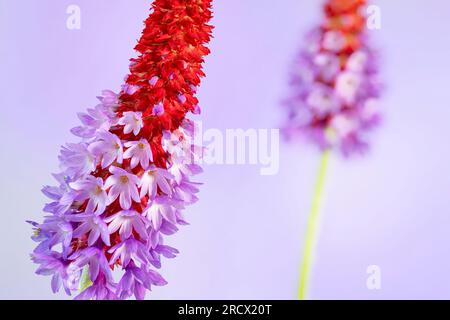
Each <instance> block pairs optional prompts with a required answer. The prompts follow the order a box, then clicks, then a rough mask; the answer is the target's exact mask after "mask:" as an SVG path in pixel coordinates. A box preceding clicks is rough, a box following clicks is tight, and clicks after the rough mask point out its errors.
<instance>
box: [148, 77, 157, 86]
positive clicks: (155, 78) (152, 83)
mask: <svg viewBox="0 0 450 320" xmlns="http://www.w3.org/2000/svg"><path fill="white" fill-rule="evenodd" d="M158 80H159V77H158V76H153V77H152V78H151V79H150V80H149V81H148V83H149V84H150V85H151V86H152V87H154V86H155V85H156V84H157V83H158Z"/></svg>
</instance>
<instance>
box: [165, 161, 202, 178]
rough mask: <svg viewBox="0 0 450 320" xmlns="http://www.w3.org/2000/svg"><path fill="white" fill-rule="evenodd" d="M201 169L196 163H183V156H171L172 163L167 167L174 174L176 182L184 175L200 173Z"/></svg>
mask: <svg viewBox="0 0 450 320" xmlns="http://www.w3.org/2000/svg"><path fill="white" fill-rule="evenodd" d="M202 171H203V170H202V168H201V167H200V166H199V165H197V164H190V163H185V162H184V159H183V158H179V157H173V163H172V165H171V166H170V168H169V172H170V173H171V174H172V175H173V176H174V178H175V181H176V183H177V184H180V183H181V180H182V179H183V177H185V176H192V175H196V174H199V173H201V172H202Z"/></svg>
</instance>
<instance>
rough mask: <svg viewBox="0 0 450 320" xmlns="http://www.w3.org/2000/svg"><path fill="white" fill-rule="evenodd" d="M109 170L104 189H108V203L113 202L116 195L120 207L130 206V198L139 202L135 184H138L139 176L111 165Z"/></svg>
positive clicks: (126, 207) (126, 208)
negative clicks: (109, 173) (109, 174)
mask: <svg viewBox="0 0 450 320" xmlns="http://www.w3.org/2000/svg"><path fill="white" fill-rule="evenodd" d="M109 172H111V173H112V175H111V176H109V177H108V179H106V182H105V189H109V188H111V189H110V190H109V192H108V205H109V204H111V203H113V202H114V201H115V200H116V199H117V197H119V203H120V206H121V207H122V209H124V210H128V209H130V208H131V200H132V199H133V200H134V201H135V202H138V203H140V202H141V199H140V198H139V193H138V188H137V185H138V184H139V178H138V177H137V176H135V175H134V174H132V173H129V172H128V171H126V170H124V169H121V168H118V167H113V166H112V167H111V168H110V169H109Z"/></svg>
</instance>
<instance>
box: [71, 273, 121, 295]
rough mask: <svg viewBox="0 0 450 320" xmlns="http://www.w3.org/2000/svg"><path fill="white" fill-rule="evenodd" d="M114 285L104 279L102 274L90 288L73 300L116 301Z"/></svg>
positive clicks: (106, 278)
mask: <svg viewBox="0 0 450 320" xmlns="http://www.w3.org/2000/svg"><path fill="white" fill-rule="evenodd" d="M116 290H117V289H116V285H115V284H114V283H113V282H112V281H111V280H109V279H108V277H105V276H104V275H103V274H102V273H100V274H99V275H98V278H97V280H95V281H94V282H93V284H92V285H91V286H89V287H88V288H87V289H85V290H84V291H83V292H81V293H80V294H79V295H77V296H76V297H75V300H90V299H97V300H118V299H119V298H118V297H117V295H116Z"/></svg>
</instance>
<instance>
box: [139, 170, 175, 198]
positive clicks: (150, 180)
mask: <svg viewBox="0 0 450 320" xmlns="http://www.w3.org/2000/svg"><path fill="white" fill-rule="evenodd" d="M172 179H174V176H173V175H172V174H171V173H169V172H168V171H167V170H166V169H162V168H158V167H156V166H154V165H151V166H150V167H149V168H148V169H147V170H146V171H145V172H144V174H143V175H142V177H141V180H140V182H139V187H140V188H141V192H140V197H141V198H143V197H144V196H145V195H148V196H149V198H150V199H154V198H155V196H156V192H157V190H158V187H159V188H160V189H161V191H162V192H164V193H165V194H167V195H169V196H171V195H172V187H171V185H170V182H169V181H170V180H172Z"/></svg>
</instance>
